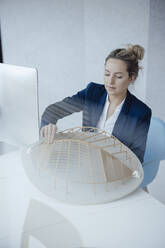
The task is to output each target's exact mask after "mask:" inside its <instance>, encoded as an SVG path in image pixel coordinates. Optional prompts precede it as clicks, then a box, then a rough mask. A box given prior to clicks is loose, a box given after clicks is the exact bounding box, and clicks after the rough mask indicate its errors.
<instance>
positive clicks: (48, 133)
mask: <svg viewBox="0 0 165 248" xmlns="http://www.w3.org/2000/svg"><path fill="white" fill-rule="evenodd" d="M56 131H57V127H56V125H55V124H51V123H50V124H48V125H46V126H43V127H42V128H41V130H40V135H41V137H42V138H45V139H46V141H47V143H48V144H52V143H53V142H54V140H55V136H56Z"/></svg>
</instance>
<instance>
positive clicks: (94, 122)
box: [92, 90, 107, 127]
mask: <svg viewBox="0 0 165 248" xmlns="http://www.w3.org/2000/svg"><path fill="white" fill-rule="evenodd" d="M106 97H107V92H106V90H104V92H103V94H102V96H101V97H99V101H97V102H96V104H94V105H95V106H94V108H93V118H92V126H93V127H96V125H97V122H98V120H99V118H100V115H101V113H102V111H103V108H104V104H105V100H106Z"/></svg>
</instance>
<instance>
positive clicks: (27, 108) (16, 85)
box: [0, 64, 39, 147]
mask: <svg viewBox="0 0 165 248" xmlns="http://www.w3.org/2000/svg"><path fill="white" fill-rule="evenodd" d="M38 139H39V118H38V89H37V71H36V69H34V68H27V67H22V66H15V65H8V64H0V141H3V142H6V143H8V144H11V145H15V146H19V147H21V146H24V145H28V144H31V143H33V142H35V141H36V140H38Z"/></svg>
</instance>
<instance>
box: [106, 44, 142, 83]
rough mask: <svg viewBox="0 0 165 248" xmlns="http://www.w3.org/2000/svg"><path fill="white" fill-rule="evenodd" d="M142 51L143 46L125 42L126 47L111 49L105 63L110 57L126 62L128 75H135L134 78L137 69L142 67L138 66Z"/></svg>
mask: <svg viewBox="0 0 165 248" xmlns="http://www.w3.org/2000/svg"><path fill="white" fill-rule="evenodd" d="M144 51H145V50H144V48H143V47H142V46H140V45H132V44H127V45H126V48H118V49H115V50H113V51H112V52H111V53H110V54H109V55H108V56H107V57H106V59H105V64H106V63H107V61H108V60H109V59H110V58H115V59H120V60H122V61H124V62H125V63H126V66H127V71H128V74H129V76H130V77H131V76H135V79H136V78H137V76H138V72H139V69H142V67H141V66H139V60H142V59H143V57H144Z"/></svg>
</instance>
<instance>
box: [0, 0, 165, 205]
mask: <svg viewBox="0 0 165 248" xmlns="http://www.w3.org/2000/svg"><path fill="white" fill-rule="evenodd" d="M150 2H151V3H150ZM163 6H164V3H163V0H162V1H160V0H159V1H155V0H151V1H149V0H146V1H143V0H136V1H132V0H125V1H122V0H116V1H113V0H104V1H102V0H70V1H68V0H54V1H53V0H47V1H44V0H29V1H27V0H0V15H1V25H2V27H1V28H2V30H1V31H2V42H3V54H4V62H5V63H9V64H17V65H23V66H30V67H33V66H34V67H37V68H38V71H39V97H40V114H41V113H42V112H43V110H44V108H45V107H46V106H47V105H48V104H50V103H52V102H55V101H58V100H60V99H61V98H63V97H65V96H67V95H72V94H73V93H74V92H76V91H77V90H79V89H82V88H83V87H85V86H86V84H87V83H88V82H89V81H96V82H103V67H104V59H105V57H106V56H107V55H108V53H109V52H110V51H111V50H112V49H114V48H118V47H121V46H123V45H124V44H126V43H133V44H135V43H136V44H141V45H142V46H144V47H145V48H146V53H145V58H144V60H143V63H142V66H143V67H144V70H143V74H141V73H140V75H139V79H138V80H137V81H136V83H135V88H133V89H132V90H133V91H134V92H135V94H136V95H137V96H138V97H139V98H140V99H142V100H144V101H145V100H147V103H148V104H149V105H151V107H152V108H153V110H154V111H153V112H154V114H155V115H158V116H160V117H162V114H163V111H164V110H163V107H160V106H163V101H164V97H163V93H162V90H164V86H163V84H162V83H163V74H162V73H163V72H162V71H163V70H162V67H163V58H161V54H162V51H161V50H160V49H159V48H160V46H161V47H162V46H163V43H162V42H161V44H159V43H160V41H163V38H164V36H163V34H161V33H163V32H164V31H163V32H162V30H164V28H163V27H164V26H163V20H162V18H163V17H164V14H163V11H164V10H163V9H161V8H162V7H163ZM159 15H160V17H159ZM157 19H158V20H159V21H158V20H157ZM157 23H158V25H159V28H158V26H157ZM149 27H150V28H149ZM148 31H149V32H148ZM155 36H158V37H159V39H158V40H156V37H155ZM155 44H158V45H159V47H155ZM153 47H154V49H155V50H153ZM163 48H164V47H163ZM164 51H165V50H164ZM158 54H159V55H158ZM155 58H157V59H156V61H157V63H158V61H162V63H160V65H159V66H156V67H155V63H154V61H155ZM151 62H152V63H151ZM157 63H156V64H157ZM155 72H156V73H155ZM160 75H161V80H160ZM157 78H159V80H156V79H157ZM158 81H159V82H158ZM155 82H158V84H159V89H160V90H158V91H157V93H156V94H158V95H157V96H160V100H159V103H160V104H159V108H158V107H156V104H155V101H154V100H153V99H154V97H155V95H154V92H155V88H156V87H155V86H154V85H156V84H155ZM157 98H158V97H157ZM160 109H161V110H160ZM80 119H81V118H80V116H79V114H77V115H76V116H75V117H74V120H75V122H74V123H75V125H77V123H80ZM72 120H73V118H72V119H70V120H68V121H67V123H66V121H65V123H61V124H60V123H59V125H60V127H64V126H70V125H71V124H72V123H73V122H72ZM163 185H164V184H163ZM164 186H165V185H164ZM164 199H165V196H164V195H163V196H160V200H162V201H163V200H164Z"/></svg>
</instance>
